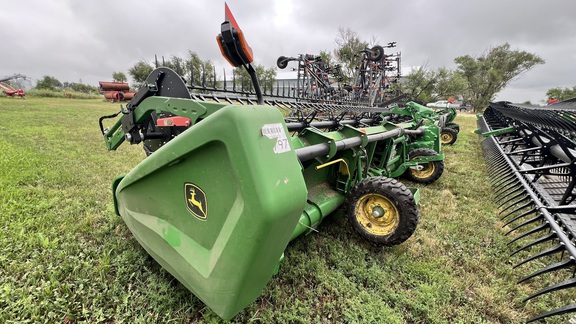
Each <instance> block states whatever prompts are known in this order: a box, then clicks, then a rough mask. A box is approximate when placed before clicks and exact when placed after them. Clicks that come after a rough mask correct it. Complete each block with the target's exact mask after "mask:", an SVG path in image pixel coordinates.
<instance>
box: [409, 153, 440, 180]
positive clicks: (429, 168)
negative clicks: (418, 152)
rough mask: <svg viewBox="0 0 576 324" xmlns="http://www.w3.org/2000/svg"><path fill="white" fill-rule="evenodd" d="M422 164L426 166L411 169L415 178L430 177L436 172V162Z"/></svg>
mask: <svg viewBox="0 0 576 324" xmlns="http://www.w3.org/2000/svg"><path fill="white" fill-rule="evenodd" d="M414 158H418V156H417V157H414ZM421 166H423V167H424V168H423V169H422V170H415V169H410V173H411V174H412V176H413V177H414V178H418V179H428V178H430V177H431V176H432V175H433V174H434V171H436V165H435V164H434V162H428V163H426V164H421Z"/></svg>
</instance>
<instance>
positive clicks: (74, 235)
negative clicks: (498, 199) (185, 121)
mask: <svg viewBox="0 0 576 324" xmlns="http://www.w3.org/2000/svg"><path fill="white" fill-rule="evenodd" d="M118 110H119V105H118V104H112V103H107V102H103V101H102V100H69V99H68V100H67V99H52V98H43V99H41V98H27V99H25V100H18V99H13V98H0V113H1V115H2V118H3V119H2V122H0V137H1V138H0V152H1V153H0V210H1V219H0V224H1V229H2V232H1V234H0V271H1V275H0V323H4V322H7V323H11V322H33V323H42V322H49V323H51V322H67V323H68V322H80V321H86V322H90V323H97V322H114V323H122V322H124V323H133V322H162V323H165V322H176V323H181V322H209V323H212V322H220V321H221V320H220V319H219V318H218V317H217V316H216V315H215V314H214V313H212V312H211V311H210V310H209V309H208V308H207V307H206V306H204V305H203V304H202V303H201V302H200V301H199V300H198V299H197V298H196V297H195V296H194V295H193V294H191V293H190V292H189V291H188V290H187V289H186V288H185V287H183V286H182V285H181V284H180V283H178V282H177V281H176V280H175V279H174V278H173V277H172V276H171V275H170V274H168V273H167V272H166V271H165V270H163V269H162V268H161V267H160V266H159V265H158V264H157V263H156V262H155V261H154V260H153V259H152V258H151V257H149V256H148V255H147V253H146V252H145V251H144V250H143V249H142V248H141V247H140V246H139V244H138V243H137V242H136V240H135V239H134V238H133V237H132V235H131V233H130V232H129V231H128V229H127V227H126V226H125V225H124V223H123V222H122V220H121V219H120V218H119V217H117V216H115V214H114V210H113V204H112V196H111V192H110V186H111V182H112V180H113V179H114V178H115V177H116V176H117V175H120V174H122V173H126V172H127V171H129V170H130V169H131V168H133V167H134V166H135V165H136V164H138V163H139V161H141V160H142V159H144V153H143V150H142V148H141V147H140V146H130V145H124V146H122V147H121V148H120V149H119V150H118V151H115V152H107V151H106V150H105V148H104V144H103V141H102V138H101V135H100V132H99V129H98V122H97V121H98V118H99V117H100V116H101V115H108V114H111V113H114V112H116V111H118ZM456 122H458V123H460V124H461V128H462V131H461V133H460V135H459V139H458V141H457V142H456V144H455V145H453V146H450V147H446V148H445V154H446V170H445V173H444V175H443V176H442V178H441V179H440V180H439V181H437V182H436V183H434V184H432V185H429V186H425V187H424V186H423V187H420V189H421V192H422V199H421V202H420V217H421V222H420V224H419V227H418V229H417V230H416V233H415V234H414V236H413V237H411V238H410V239H409V240H408V241H406V242H405V243H404V244H402V245H399V246H396V247H391V248H390V247H387V248H383V247H376V246H373V245H371V244H368V243H367V242H366V241H364V240H362V239H361V238H359V236H358V235H356V233H355V232H354V231H353V229H352V228H351V226H349V225H348V224H347V222H346V220H345V219H344V217H343V215H342V212H341V211H339V212H336V213H335V214H334V215H333V216H332V217H329V218H328V219H327V220H326V221H325V222H324V223H323V224H322V225H321V226H320V227H319V229H318V230H319V233H313V234H310V235H307V236H304V237H301V238H298V239H296V240H295V241H294V242H292V243H290V245H289V246H288V248H287V250H286V253H285V256H286V257H285V259H284V262H283V263H282V264H281V267H280V272H279V274H278V275H277V276H275V277H274V278H273V279H272V280H271V281H270V282H269V284H268V285H267V286H266V288H265V289H264V290H263V291H262V294H261V297H260V298H259V299H258V300H256V301H255V302H254V303H253V304H251V305H250V306H249V307H247V308H246V309H245V310H244V311H243V312H241V313H240V314H239V315H237V316H236V317H235V318H234V319H233V321H235V322H249V321H254V322H262V323H272V322H290V323H310V322H357V323H447V322H450V323H517V322H521V321H523V320H524V319H526V318H528V317H530V316H533V315H536V314H538V313H540V312H542V311H545V310H551V309H553V308H557V307H560V306H564V305H566V304H568V303H569V302H570V300H572V302H573V297H571V296H570V295H568V294H567V293H565V294H549V296H544V297H543V298H541V299H538V300H535V301H534V302H531V303H528V304H523V303H522V302H521V300H522V299H523V298H524V297H526V296H527V295H528V294H529V293H531V292H533V291H534V289H536V287H538V285H536V284H525V285H516V284H515V282H516V280H518V279H519V278H520V276H521V275H523V274H527V273H529V272H519V271H514V270H512V269H511V266H510V260H509V258H508V253H509V252H510V251H511V249H512V248H511V247H508V246H506V243H507V242H508V241H509V238H506V237H504V236H503V233H504V230H503V229H501V225H502V223H501V222H500V221H498V214H497V211H496V209H495V206H494V204H493V203H492V201H491V199H490V191H491V190H490V187H489V183H488V178H487V175H486V173H485V164H484V160H483V158H482V155H481V149H480V146H479V139H478V137H477V135H475V134H472V131H473V130H474V129H475V118H474V117H473V116H471V115H470V116H459V117H458V119H457V120H456ZM407 184H408V183H407ZM516 261H517V260H516ZM536 266H537V265H534V266H533V267H534V269H535V267H536ZM530 267H531V266H528V267H526V269H529V268H530ZM527 271H528V270H527ZM549 279H550V280H551V279H553V278H549ZM547 280H548V279H547ZM571 298H572V299H571ZM567 318H568V317H559V318H555V319H553V320H551V321H550V322H551V323H562V322H565V321H566V319H567Z"/></svg>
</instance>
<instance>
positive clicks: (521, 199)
mask: <svg viewBox="0 0 576 324" xmlns="http://www.w3.org/2000/svg"><path fill="white" fill-rule="evenodd" d="M525 200H531V199H530V196H524V197H522V198H520V199H518V200H516V201H515V202H513V203H510V204H509V205H508V207H506V208H504V209H503V210H502V211H501V212H500V213H503V212H505V211H506V210H508V209H510V208H512V207H514V206H516V205H517V204H519V203H521V202H523V201H525ZM501 207H502V205H500V206H499V207H498V208H501Z"/></svg>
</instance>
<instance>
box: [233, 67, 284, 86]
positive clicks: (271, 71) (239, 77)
mask: <svg viewBox="0 0 576 324" xmlns="http://www.w3.org/2000/svg"><path fill="white" fill-rule="evenodd" d="M253 66H254V70H255V71H256V75H257V76H258V83H259V84H260V88H261V89H262V92H263V93H270V92H272V88H273V87H274V83H275V82H276V68H273V67H272V68H268V69H267V68H266V67H265V66H263V65H260V64H255V65H253ZM233 72H234V77H235V79H236V90H243V91H250V92H251V91H254V86H253V85H252V79H251V78H250V75H249V74H248V71H246V69H245V68H243V67H241V66H240V67H237V68H235V69H234V71H233Z"/></svg>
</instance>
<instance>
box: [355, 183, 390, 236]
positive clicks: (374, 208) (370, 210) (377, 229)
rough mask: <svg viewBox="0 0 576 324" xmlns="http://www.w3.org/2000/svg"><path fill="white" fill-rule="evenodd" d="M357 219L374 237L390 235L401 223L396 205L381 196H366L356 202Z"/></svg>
mask: <svg viewBox="0 0 576 324" xmlns="http://www.w3.org/2000/svg"><path fill="white" fill-rule="evenodd" d="M355 210H356V219H357V220H358V223H360V224H361V225H362V227H364V229H365V230H366V231H367V232H368V233H370V234H372V235H389V234H391V233H393V232H394V231H395V230H396V228H398V224H399V223H400V213H399V212H398V209H397V208H396V206H394V204H393V203H392V202H391V201H390V200H389V199H388V198H386V197H384V196H382V195H380V194H375V193H374V194H366V195H364V196H362V197H361V198H360V199H358V201H357V202H356V206H355Z"/></svg>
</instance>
